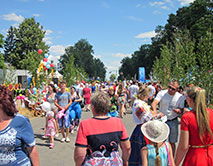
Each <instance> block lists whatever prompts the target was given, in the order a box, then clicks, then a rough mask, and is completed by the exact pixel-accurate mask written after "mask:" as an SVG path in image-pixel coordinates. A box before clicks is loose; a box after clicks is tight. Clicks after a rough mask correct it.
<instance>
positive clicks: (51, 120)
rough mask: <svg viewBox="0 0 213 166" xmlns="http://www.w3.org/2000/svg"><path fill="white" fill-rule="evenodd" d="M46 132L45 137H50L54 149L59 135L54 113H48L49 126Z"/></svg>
mask: <svg viewBox="0 0 213 166" xmlns="http://www.w3.org/2000/svg"><path fill="white" fill-rule="evenodd" d="M44 131H45V136H48V137H49V139H50V149H52V148H53V147H54V136H55V134H56V133H58V131H57V126H56V121H55V119H54V112H53V111H48V112H47V125H46V128H45V129H44Z"/></svg>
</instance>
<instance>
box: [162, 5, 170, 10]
mask: <svg viewBox="0 0 213 166" xmlns="http://www.w3.org/2000/svg"><path fill="white" fill-rule="evenodd" d="M161 9H165V10H170V9H169V8H168V7H167V6H161Z"/></svg>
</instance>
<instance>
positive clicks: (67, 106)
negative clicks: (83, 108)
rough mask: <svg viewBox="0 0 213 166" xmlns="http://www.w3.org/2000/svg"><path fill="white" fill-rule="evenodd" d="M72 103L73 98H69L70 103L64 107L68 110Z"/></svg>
mask: <svg viewBox="0 0 213 166" xmlns="http://www.w3.org/2000/svg"><path fill="white" fill-rule="evenodd" d="M71 104H72V99H69V104H68V105H66V106H65V107H64V109H65V110H67V109H68V108H69V106H70V105H71Z"/></svg>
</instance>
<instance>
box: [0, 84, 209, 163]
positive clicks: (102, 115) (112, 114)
mask: <svg viewBox="0 0 213 166" xmlns="http://www.w3.org/2000/svg"><path fill="white" fill-rule="evenodd" d="M68 89H69V90H70V91H67V87H66V83H65V82H63V81H62V82H61V83H60V89H59V90H56V89H55V87H54V85H53V84H52V83H50V84H49V85H48V93H47V96H46V99H47V102H48V103H49V104H50V107H51V109H50V110H49V111H48V112H47V113H46V123H45V131H44V132H45V135H44V136H45V137H49V142H50V146H49V147H50V149H53V148H54V138H55V137H57V136H58V135H59V134H60V133H61V135H62V139H61V142H62V143H63V142H67V143H69V142H70V139H69V135H70V133H71V134H72V133H73V132H74V131H75V130H76V131H77V137H76V142H75V150H74V160H75V164H76V165H77V166H78V165H79V166H80V165H124V166H127V165H129V166H140V165H142V166H147V165H150V166H152V165H156V166H159V165H172V166H173V165H181V164H182V165H186V166H188V165H193V166H194V165H197V166H200V165H203V166H205V165H206V166H207V165H213V110H211V109H209V108H207V106H206V98H205V95H206V94H205V90H204V89H202V88H201V87H197V86H195V85H193V84H188V85H187V86H186V87H185V88H184V89H183V88H181V86H180V85H179V83H178V81H176V80H174V81H171V82H170V84H169V85H168V87H167V88H163V87H162V86H161V84H160V83H159V82H151V81H150V82H148V83H147V84H144V83H140V82H138V81H136V80H133V81H123V82H99V81H94V82H91V83H80V82H79V81H77V82H76V84H75V85H73V86H71V87H70V88H68ZM127 108H128V109H131V113H132V118H133V121H134V123H135V125H136V127H135V128H134V129H133V132H132V134H131V136H130V138H129V136H128V134H127V131H126V128H125V126H124V124H123V122H122V118H123V117H124V116H125V114H126V109H127ZM84 111H85V112H88V111H90V112H91V113H92V118H90V119H86V120H82V121H81V114H82V112H84ZM179 123H180V134H179V128H178V126H179ZM178 138H179V144H178V147H177V148H176V146H175V145H176V143H177V142H178ZM119 146H120V149H121V152H122V153H121V154H122V155H121V154H120V153H119V150H118V149H119ZM27 164H28V165H39V159H38V154H37V151H36V147H35V140H34V136H33V130H32V127H31V124H30V122H29V120H28V119H27V118H26V117H24V116H22V115H20V114H18V111H17V109H16V107H15V104H14V100H13V98H12V94H11V93H10V91H9V90H8V89H7V88H6V87H5V86H0V165H27Z"/></svg>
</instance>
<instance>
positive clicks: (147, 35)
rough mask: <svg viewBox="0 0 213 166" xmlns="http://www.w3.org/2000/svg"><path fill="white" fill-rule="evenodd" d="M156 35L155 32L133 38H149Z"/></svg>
mask: <svg viewBox="0 0 213 166" xmlns="http://www.w3.org/2000/svg"><path fill="white" fill-rule="evenodd" d="M155 35H156V33H155V31H151V32H145V33H140V34H138V35H137V36H136V37H135V38H151V37H154V36H155Z"/></svg>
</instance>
